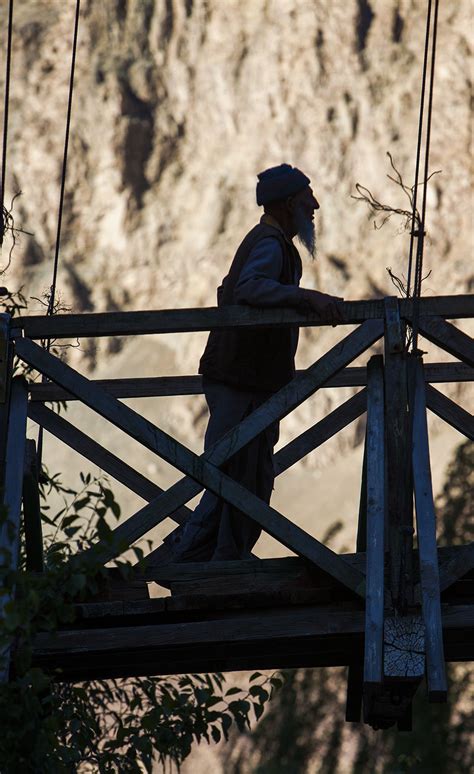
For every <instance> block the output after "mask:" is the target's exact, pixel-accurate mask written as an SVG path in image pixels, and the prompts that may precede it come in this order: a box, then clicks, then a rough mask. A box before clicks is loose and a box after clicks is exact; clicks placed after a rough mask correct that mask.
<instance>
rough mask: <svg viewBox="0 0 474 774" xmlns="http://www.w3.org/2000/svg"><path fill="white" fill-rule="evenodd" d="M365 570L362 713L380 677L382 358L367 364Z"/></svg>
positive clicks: (382, 443) (383, 503)
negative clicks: (363, 694)
mask: <svg viewBox="0 0 474 774" xmlns="http://www.w3.org/2000/svg"><path fill="white" fill-rule="evenodd" d="M367 381H368V385H367V393H368V395H367V571H366V589H367V591H366V602H365V648H364V693H365V696H364V715H367V714H368V710H370V708H369V707H367V706H366V701H368V703H369V704H370V700H371V696H370V695H368V694H369V693H370V694H372V692H373V691H374V689H376V688H380V687H381V685H382V679H383V628H384V623H383V622H384V527H385V434H384V384H383V358H382V356H381V355H375V356H374V357H372V358H371V359H370V360H369V364H368V367H367Z"/></svg>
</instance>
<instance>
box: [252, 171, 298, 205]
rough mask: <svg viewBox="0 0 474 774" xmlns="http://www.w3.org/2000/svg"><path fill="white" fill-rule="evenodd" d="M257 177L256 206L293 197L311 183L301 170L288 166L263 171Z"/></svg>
mask: <svg viewBox="0 0 474 774" xmlns="http://www.w3.org/2000/svg"><path fill="white" fill-rule="evenodd" d="M257 177H258V183H257V204H260V205H261V204H268V203H269V202H276V201H278V199H286V198H287V197H288V196H294V194H297V193H299V191H302V190H303V189H304V188H306V186H308V185H309V184H310V182H311V181H310V179H309V177H306V175H304V174H303V172H301V170H299V169H297V167H292V166H291V165H290V164H280V166H279V167H271V168H270V169H265V171H264V172H260V174H259V175H257Z"/></svg>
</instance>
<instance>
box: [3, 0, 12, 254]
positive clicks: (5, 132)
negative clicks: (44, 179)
mask: <svg viewBox="0 0 474 774" xmlns="http://www.w3.org/2000/svg"><path fill="white" fill-rule="evenodd" d="M12 30H13V0H10V3H9V7H8V33H7V62H6V73H5V102H4V109H3V148H2V179H1V182H0V186H1V192H0V206H1V208H2V209H1V213H2V221H1V230H0V245H2V244H3V234H4V213H3V210H4V202H5V188H6V174H7V143H8V107H9V104H10V70H11V58H12Z"/></svg>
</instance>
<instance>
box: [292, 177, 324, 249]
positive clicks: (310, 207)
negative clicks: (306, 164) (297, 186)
mask: <svg viewBox="0 0 474 774" xmlns="http://www.w3.org/2000/svg"><path fill="white" fill-rule="evenodd" d="M315 210H319V202H318V200H317V199H316V197H315V195H314V194H313V189H312V188H311V186H310V185H308V186H307V188H305V189H304V190H303V191H301V192H300V193H299V194H296V196H294V197H293V199H292V216H293V224H294V228H295V232H296V236H297V237H298V239H299V240H300V242H301V243H302V244H303V245H304V247H306V249H307V251H308V252H309V254H310V255H311V257H312V258H315V257H316V230H315V227H314V213H315Z"/></svg>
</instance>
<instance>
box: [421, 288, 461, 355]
mask: <svg viewBox="0 0 474 774" xmlns="http://www.w3.org/2000/svg"><path fill="white" fill-rule="evenodd" d="M472 298H473V301H474V295H473V296H472ZM420 314H423V313H422V312H421V310H420ZM473 316H474V315H473ZM419 330H420V333H421V334H422V335H423V336H424V337H425V338H426V339H428V340H429V341H431V342H432V343H433V344H437V345H438V346H439V347H442V348H443V349H444V350H446V352H449V353H450V355H454V357H457V358H459V360H462V361H463V362H464V363H467V365H469V366H471V367H474V340H473V339H471V337H470V336H468V335H467V333H463V331H460V330H459V328H456V327H455V326H454V325H452V324H451V323H448V322H446V320H442V319H441V318H440V317H433V318H431V319H430V318H429V317H420V323H419Z"/></svg>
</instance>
